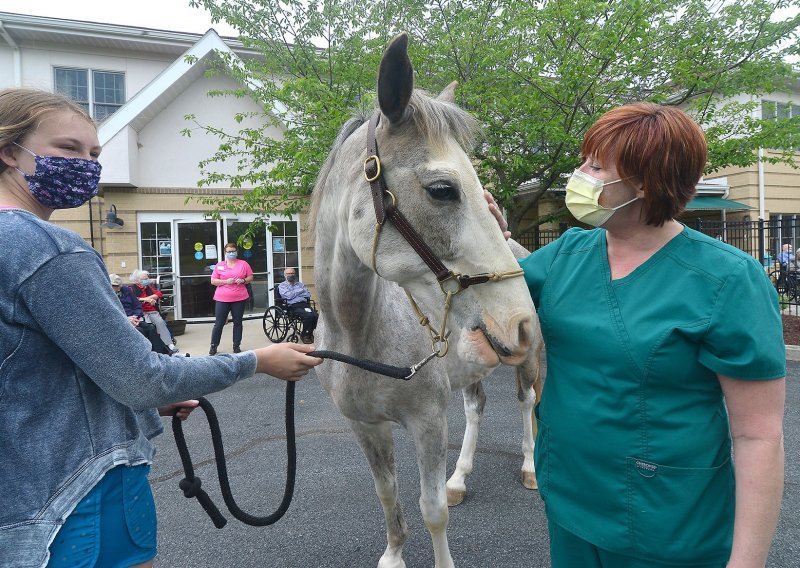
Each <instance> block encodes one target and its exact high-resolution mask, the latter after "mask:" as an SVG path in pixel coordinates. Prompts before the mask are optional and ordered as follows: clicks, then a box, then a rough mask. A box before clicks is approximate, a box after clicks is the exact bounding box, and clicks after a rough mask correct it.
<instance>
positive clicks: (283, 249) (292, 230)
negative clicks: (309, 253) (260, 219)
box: [268, 221, 303, 284]
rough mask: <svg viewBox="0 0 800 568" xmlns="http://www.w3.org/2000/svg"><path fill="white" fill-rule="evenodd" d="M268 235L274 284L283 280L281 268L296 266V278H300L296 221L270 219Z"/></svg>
mask: <svg viewBox="0 0 800 568" xmlns="http://www.w3.org/2000/svg"><path fill="white" fill-rule="evenodd" d="M268 237H270V238H272V270H273V271H274V272H273V273H274V274H275V284H278V283H279V282H283V270H284V269H285V268H289V267H292V268H296V269H297V279H298V280H302V278H303V277H302V274H300V266H299V262H300V254H299V252H300V246H299V245H300V243H299V241H298V238H297V222H296V221H272V223H271V224H270V227H269V234H268Z"/></svg>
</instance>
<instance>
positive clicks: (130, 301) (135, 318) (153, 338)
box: [108, 274, 172, 355]
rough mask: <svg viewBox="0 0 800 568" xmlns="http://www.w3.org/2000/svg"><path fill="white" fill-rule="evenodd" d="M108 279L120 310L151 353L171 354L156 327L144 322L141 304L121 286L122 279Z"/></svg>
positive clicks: (110, 275)
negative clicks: (148, 345) (147, 341)
mask: <svg viewBox="0 0 800 568" xmlns="http://www.w3.org/2000/svg"><path fill="white" fill-rule="evenodd" d="M108 279H109V280H110V281H111V287H112V288H113V289H114V293H115V294H116V295H117V298H118V299H119V302H120V304H122V309H123V310H125V315H126V316H128V321H129V322H131V325H133V327H135V328H136V330H137V331H138V332H139V333H141V334H142V335H144V336H145V337H146V338H147V339H148V340H149V341H150V345H152V349H153V351H155V352H156V353H163V354H164V355H171V354H172V352H171V351H170V349H169V347H167V345H166V343H164V342H163V341H161V337H159V335H158V330H157V329H156V326H154V325H153V324H151V323H147V322H146V321H144V312H143V311H142V303H141V302H140V301H139V299H138V298H137V297H136V296H135V295H134V294H133V291H132V290H131V289H130V288H129V287H128V286H123V285H122V278H121V277H120V276H119V275H117V274H109V275H108Z"/></svg>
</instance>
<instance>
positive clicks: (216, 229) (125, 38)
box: [0, 12, 313, 319]
mask: <svg viewBox="0 0 800 568" xmlns="http://www.w3.org/2000/svg"><path fill="white" fill-rule="evenodd" d="M218 51H222V52H229V53H234V54H235V55H236V56H237V57H239V58H247V57H255V56H257V55H258V54H257V53H254V52H250V51H248V50H246V49H244V47H243V46H242V44H241V43H240V42H239V41H238V40H236V39H232V38H221V37H220V36H218V35H217V33H216V32H215V31H214V30H213V29H211V30H209V31H208V32H207V33H206V34H205V35H202V36H201V35H198V34H191V33H183V32H170V31H163V30H154V29H147V28H138V27H128V26H119V25H110V24H98V23H88V22H78V21H72V20H62V19H54V18H45V17H38V16H24V15H19V14H10V13H2V12H0V88H6V87H35V88H41V89H45V90H48V91H59V92H64V93H65V94H68V95H70V96H71V97H72V98H73V99H75V100H77V101H79V102H80V103H81V104H83V105H84V106H85V107H86V108H87V109H88V110H89V111H90V113H91V114H92V116H93V117H94V118H95V119H96V120H97V121H98V123H99V129H98V134H99V138H100V142H101V144H102V145H103V153H102V155H101V157H100V162H101V164H102V165H103V174H102V177H101V182H100V183H101V190H100V195H99V196H98V197H97V198H95V199H93V200H92V201H91V202H90V203H89V204H87V205H85V206H83V207H81V208H79V209H75V210H67V211H60V212H56V214H55V215H54V216H53V221H54V222H57V223H59V224H61V225H64V226H67V227H69V228H71V229H73V230H75V231H77V232H78V233H80V234H81V235H82V236H84V237H85V238H86V239H87V241H89V242H90V243H91V244H92V246H94V247H95V248H96V249H97V250H98V251H100V252H101V254H102V255H103V257H104V258H105V260H106V264H107V266H108V271H109V272H116V273H120V274H129V273H130V272H131V271H132V270H133V269H135V268H137V267H142V268H144V269H147V270H150V271H151V274H159V275H171V276H164V278H163V279H164V281H165V282H164V287H165V288H166V290H165V291H166V292H169V291H170V288H171V287H172V286H173V283H174V311H175V317H178V318H187V319H194V318H205V317H210V316H212V315H213V301H212V294H213V290H212V286H211V284H210V269H209V267H211V266H213V264H214V263H216V262H217V260H218V259H220V258H221V255H222V253H223V249H224V244H225V243H226V242H236V240H237V238H238V237H239V236H240V235H241V234H242V233H243V231H244V230H245V228H246V227H247V226H248V225H249V222H250V221H251V220H252V219H253V216H252V215H250V216H248V215H239V216H234V215H232V214H223V215H222V219H221V220H209V219H206V218H205V217H204V214H203V212H204V211H205V210H206V209H207V206H204V205H201V204H199V203H197V202H196V201H193V200H192V199H188V200H187V197H190V196H195V195H209V194H213V195H225V194H237V193H238V194H241V193H242V192H243V191H245V190H246V189H247V188H244V189H236V190H234V189H230V188H229V187H222V186H216V187H215V186H213V185H212V186H210V187H203V188H198V181H199V180H200V179H201V174H200V170H199V167H198V164H199V162H200V161H201V160H204V159H207V158H209V157H210V156H212V155H213V154H214V152H215V151H216V150H217V148H218V146H219V140H218V139H216V138H214V137H211V136H208V135H206V134H204V133H202V132H201V131H200V130H199V129H197V130H195V132H194V133H193V135H192V136H191V137H187V136H184V135H182V134H181V131H183V130H184V129H187V128H193V127H195V128H196V127H197V125H196V124H195V123H193V122H190V121H187V120H186V119H185V116H186V115H190V114H191V115H195V116H196V120H197V123H200V124H206V125H213V126H215V127H220V128H223V129H226V130H227V131H229V132H235V131H238V129H240V128H241V127H242V126H247V124H246V123H244V124H238V123H236V122H235V121H234V115H235V114H236V113H238V112H248V111H260V110H261V107H260V106H259V105H258V104H257V103H256V102H255V101H253V100H252V99H248V98H233V97H214V98H210V97H209V96H208V93H209V91H212V90H222V89H231V88H238V87H239V86H240V85H238V84H237V83H236V82H235V81H234V80H233V79H232V78H231V77H230V76H227V75H225V74H224V73H222V74H215V75H207V74H206V71H207V70H208V69H209V65H210V63H211V62H212V60H213V58H214V57H215V52H218ZM186 56H190V57H188V58H187V57H186ZM273 130H274V132H273V134H274V136H276V137H279V136H281V131H280V130H279V129H273ZM225 168H229V169H230V171H231V172H233V168H234V166H233V165H232V164H223V165H221V166H219V167H217V168H216V170H217V171H221V172H224V171H225ZM109 210H113V211H115V212H116V215H117V216H118V217H119V218H120V219H122V220H123V221H124V225H123V226H122V227H120V228H115V229H109V228H106V227H103V226H101V224H102V223H103V222H105V221H106V218H107V214H108V211H109ZM271 221H272V224H273V228H274V229H277V230H276V232H272V233H270V232H268V231H264V230H262V231H261V233H260V235H259V236H258V237H257V238H255V239H252V242H246V243H245V246H244V247H243V248H242V249H240V250H241V253H240V257H242V258H244V259H245V260H247V261H248V262H249V263H250V264H251V266H252V267H253V270H254V271H255V272H256V281H255V282H254V285H253V302H251V304H252V305H251V308H250V309H251V311H252V312H253V313H263V311H264V307H265V304H267V303H271V294H268V289H269V288H271V287H272V286H273V285H274V283H275V278H277V279H278V281H280V279H281V273H282V269H283V268H284V267H286V266H296V267H299V269H300V277H301V279H302V280H303V281H304V282H307V283H313V272H312V269H311V266H309V265H308V264H307V263H310V262H311V261H312V259H313V254H311V253H310V249H308V248H307V247H309V246H311V244H312V243H310V242H307V241H308V237H307V236H306V234H305V232H304V231H303V223H304V219H303V218H302V216H301V217H300V218H299V219H298V218H297V216H295V217H294V218H293V219H290V218H289V217H281V216H273V217H272V218H271ZM304 258H305V259H306V260H307V263H306V264H304V263H303V259H304ZM268 296H269V297H268Z"/></svg>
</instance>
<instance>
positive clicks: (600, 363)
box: [520, 103, 786, 568]
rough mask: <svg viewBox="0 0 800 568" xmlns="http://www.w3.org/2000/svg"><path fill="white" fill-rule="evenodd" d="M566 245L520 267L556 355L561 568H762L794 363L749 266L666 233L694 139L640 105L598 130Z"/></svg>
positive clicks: (572, 184) (674, 121)
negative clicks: (578, 225)
mask: <svg viewBox="0 0 800 568" xmlns="http://www.w3.org/2000/svg"><path fill="white" fill-rule="evenodd" d="M581 152H582V155H583V156H584V158H585V161H584V162H583V164H582V165H581V167H580V168H579V169H578V170H576V172H575V173H574V174H573V176H572V178H571V179H570V181H569V183H568V184H567V197H566V202H567V207H568V208H569V209H570V211H571V212H572V214H573V215H574V216H575V217H576V218H577V219H578V220H579V221H582V222H584V223H586V224H589V225H594V226H596V227H600V228H595V229H593V230H582V229H571V230H569V231H567V232H566V233H565V234H564V235H563V236H562V237H561V238H559V239H558V240H557V241H555V242H553V243H551V244H550V245H548V246H546V247H544V248H542V249H540V250H537V251H536V252H534V253H533V254H531V255H530V256H529V257H527V258H526V259H524V260H522V261H521V262H520V264H521V266H522V268H523V269H524V270H525V278H526V281H527V284H528V287H529V289H530V292H531V295H532V296H533V299H534V302H535V304H536V306H537V311H538V315H539V318H540V322H541V329H542V334H543V336H544V341H545V345H546V346H547V380H546V382H545V386H544V392H543V395H542V402H541V404H540V405H539V407H538V409H537V418H538V421H539V433H538V437H537V440H536V470H537V475H538V480H539V488H540V492H541V496H542V498H543V499H544V502H545V506H546V511H547V516H548V521H549V526H550V539H551V559H552V565H553V568H573V567H574V568H592V567H604V568H608V567H612V568H617V567H626V568H633V567H645V566H647V567H672V566H675V567H677V566H708V567H711V566H715V567H721V566H728V567H731V568H733V567H736V568H745V567H746V568H751V567H762V566H764V564H765V561H766V558H767V553H768V550H769V546H770V543H771V541H772V537H773V534H774V531H775V526H776V524H777V520H778V514H779V509H780V501H781V493H782V488H783V430H782V420H783V408H784V392H785V391H784V389H785V386H784V375H785V370H786V369H785V366H786V363H785V349H784V345H783V337H782V331H781V318H780V310H779V307H778V299H777V296H776V293H775V290H774V288H773V287H772V286H771V285H770V283H769V281H768V278H767V276H766V274H765V272H764V270H763V268H762V267H761V266H760V265H759V263H758V262H757V261H756V260H755V259H753V258H752V257H751V256H749V255H747V254H745V253H743V252H742V251H740V250H738V249H736V248H734V247H731V246H729V245H727V244H725V243H723V242H721V241H719V240H716V239H712V238H710V237H707V236H705V235H703V234H701V233H698V232H696V231H693V230H691V229H689V228H688V227H685V226H683V225H682V224H680V223H678V222H677V221H675V220H674V217H675V216H677V215H678V214H679V213H680V212H681V211H682V210H683V208H684V206H685V205H686V203H687V202H688V201H689V200H690V199H691V198H692V196H693V195H694V193H695V186H696V183H697V181H698V180H699V179H700V177H701V175H702V173H703V167H704V166H705V163H706V143H705V138H704V135H703V132H702V130H701V129H700V127H699V126H698V125H697V124H696V123H695V122H694V121H693V120H692V119H691V118H689V116H688V115H686V114H685V113H684V112H682V111H680V110H678V109H676V108H674V107H663V106H659V105H655V104H649V103H637V104H631V105H626V106H623V107H619V108H616V109H614V110H612V111H610V112H608V113H606V114H605V115H603V116H602V117H601V118H600V120H599V121H598V122H597V123H596V124H595V125H593V126H592V127H591V128H590V129H589V131H588V132H587V134H586V137H585V138H584V142H583V145H582V148H581Z"/></svg>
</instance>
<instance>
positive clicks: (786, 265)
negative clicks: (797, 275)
mask: <svg viewBox="0 0 800 568" xmlns="http://www.w3.org/2000/svg"><path fill="white" fill-rule="evenodd" d="M778 262H780V263H781V270H782V271H789V270H791V271H792V272H794V271H795V270H797V258H796V257H795V254H794V250H792V245H791V244H789V243H785V244H784V245H783V246H782V247H781V252H779V253H778Z"/></svg>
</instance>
